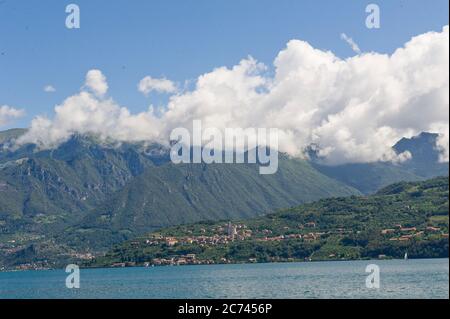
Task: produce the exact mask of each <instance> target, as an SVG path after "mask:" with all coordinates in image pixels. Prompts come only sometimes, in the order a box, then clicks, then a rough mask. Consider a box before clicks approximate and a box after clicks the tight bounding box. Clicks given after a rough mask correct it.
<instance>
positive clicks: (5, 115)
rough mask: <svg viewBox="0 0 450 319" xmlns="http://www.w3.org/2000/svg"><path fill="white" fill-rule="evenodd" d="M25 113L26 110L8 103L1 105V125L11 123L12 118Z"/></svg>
mask: <svg viewBox="0 0 450 319" xmlns="http://www.w3.org/2000/svg"><path fill="white" fill-rule="evenodd" d="M24 115H25V111H24V110H19V109H16V108H13V107H10V106H8V105H3V106H1V107H0V126H3V125H6V124H9V123H10V122H11V121H12V120H14V119H17V118H20V117H22V116H24Z"/></svg>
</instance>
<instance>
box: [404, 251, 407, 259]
mask: <svg viewBox="0 0 450 319" xmlns="http://www.w3.org/2000/svg"><path fill="white" fill-rule="evenodd" d="M404 259H405V260H408V252H405V257H404Z"/></svg>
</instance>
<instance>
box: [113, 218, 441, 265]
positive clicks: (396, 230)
mask: <svg viewBox="0 0 450 319" xmlns="http://www.w3.org/2000/svg"><path fill="white" fill-rule="evenodd" d="M316 229H317V231H316ZM318 229H319V227H318V225H317V223H316V222H309V223H306V224H300V225H298V227H297V229H291V228H290V227H283V230H284V231H285V232H286V233H289V234H286V235H279V236H273V235H272V234H273V232H272V231H271V230H269V229H262V230H257V231H254V230H251V229H249V227H248V226H247V225H245V224H232V223H231V222H229V223H228V224H226V223H225V224H222V225H220V226H212V228H210V229H207V228H201V229H200V233H202V235H198V236H194V235H189V236H164V235H161V234H151V235H149V237H147V238H144V239H143V240H139V241H138V240H136V241H132V242H130V245H131V246H132V247H133V248H136V249H141V248H144V246H166V247H169V248H170V247H176V246H178V245H198V246H200V247H213V246H221V245H228V244H230V243H232V242H235V241H246V240H247V241H254V242H280V241H286V240H301V241H305V242H315V241H319V240H320V239H321V238H323V237H325V236H330V235H341V236H343V235H348V234H354V233H359V231H358V232H354V231H352V230H346V229H344V228H338V229H335V230H328V231H326V232H324V231H318ZM187 233H189V234H192V231H191V230H187ZM207 233H210V234H209V235H207ZM381 235H382V236H383V237H385V238H386V239H387V240H389V241H391V242H394V241H399V242H407V241H410V240H413V239H415V238H420V237H422V236H426V235H433V236H437V237H440V238H448V233H444V231H443V230H442V229H441V228H440V227H432V226H428V227H425V228H424V229H419V228H418V227H403V226H402V225H394V226H393V227H392V228H387V229H383V230H381ZM329 257H330V258H333V257H335V255H334V254H331V255H330V256H329ZM379 258H380V259H383V258H385V256H384V255H380V256H379ZM305 261H310V259H308V258H306V259H305ZM248 262H249V263H257V262H258V260H257V259H255V258H250V259H249V260H248ZM214 263H216V262H215V261H213V260H203V259H200V258H198V257H197V255H196V254H186V255H171V256H168V257H165V258H154V259H152V260H150V261H147V262H145V263H143V265H144V266H145V267H153V266H180V265H209V264H214ZM220 263H221V264H227V263H232V261H231V260H227V259H226V258H221V259H220ZM133 266H137V264H136V263H135V262H120V263H114V264H112V265H110V267H133Z"/></svg>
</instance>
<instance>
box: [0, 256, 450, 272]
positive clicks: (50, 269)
mask: <svg viewBox="0 0 450 319" xmlns="http://www.w3.org/2000/svg"><path fill="white" fill-rule="evenodd" d="M438 259H447V260H449V257H443V258H442V257H428V258H409V259H407V260H405V262H408V261H409V260H438ZM395 260H396V261H400V260H404V259H402V258H384V259H370V258H368V259H336V260H311V261H278V262H261V263H258V262H256V263H249V262H242V263H217V264H187V265H158V266H156V265H155V266H145V265H135V266H124V267H80V271H81V270H88V269H124V268H171V267H198V266H225V265H230V266H232V265H269V264H309V263H330V262H350V261H374V262H375V261H378V262H379V261H395ZM58 270H64V268H63V267H62V268H48V269H25V270H22V269H17V270H0V274H2V273H24V272H44V271H58Z"/></svg>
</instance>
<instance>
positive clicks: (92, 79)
mask: <svg viewBox="0 0 450 319" xmlns="http://www.w3.org/2000/svg"><path fill="white" fill-rule="evenodd" d="M84 87H85V88H87V89H89V90H91V91H92V93H94V94H95V95H96V96H98V97H102V96H103V95H105V94H106V92H107V91H108V83H107V82H106V77H105V76H104V75H103V73H102V72H101V71H100V70H90V71H89V72H88V73H87V74H86V82H85V84H84Z"/></svg>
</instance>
